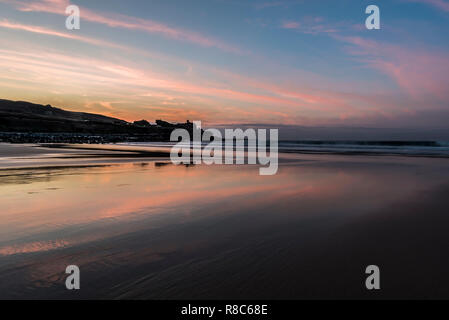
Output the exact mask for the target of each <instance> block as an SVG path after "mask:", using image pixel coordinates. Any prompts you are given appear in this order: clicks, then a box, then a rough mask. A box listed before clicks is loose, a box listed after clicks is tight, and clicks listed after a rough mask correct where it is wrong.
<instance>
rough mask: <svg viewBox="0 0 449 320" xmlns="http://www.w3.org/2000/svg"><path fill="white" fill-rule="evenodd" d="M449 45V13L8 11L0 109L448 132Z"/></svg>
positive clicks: (111, 5) (133, 6)
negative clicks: (371, 19) (376, 16)
mask: <svg viewBox="0 0 449 320" xmlns="http://www.w3.org/2000/svg"><path fill="white" fill-rule="evenodd" d="M69 4H76V5H78V6H79V7H80V10H81V29H80V30H72V31H70V30H67V29H66V28H65V20H66V14H65V9H66V7H67V6H68V5H69ZM370 4H376V5H378V6H379V7H380V12H381V29H380V30H367V29H366V28H365V19H366V17H367V15H366V14H365V8H366V7H367V6H368V5H370ZM448 34H449V1H447V0H391V1H385V0H382V1H381V0H374V1H373V0H371V1H357V0H339V1H334V0H329V1H308V0H302V1H301V0H271V1H270V0H266V1H265V0H261V1H247V0H205V1H200V0H191V1H187V0H180V1H175V0H173V1H167V0H160V1H159V0H157V1H143V0H142V1H138V0H127V1H123V0H96V1H92V0H78V1H69V0H26V1H25V0H24V1H18V0H17V1H16V0H0V43H1V44H0V98H3V99H11V100H26V101H31V102H36V103H43V104H47V103H50V104H52V105H53V106H57V107H62V108H65V109H69V110H76V111H86V112H95V113H102V114H106V115H110V116H114V117H119V118H122V119H125V120H129V121H132V120H139V119H148V120H150V121H154V120H155V119H165V120H168V121H185V120H186V119H190V120H201V121H203V122H204V123H206V124H207V125H218V124H242V123H245V124H251V123H254V124H256V123H257V124H283V125H307V126H322V125H329V126H369V127H447V122H448V121H447V119H449V41H448Z"/></svg>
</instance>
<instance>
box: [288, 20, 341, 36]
mask: <svg viewBox="0 0 449 320" xmlns="http://www.w3.org/2000/svg"><path fill="white" fill-rule="evenodd" d="M281 28H282V29H289V30H295V31H298V32H301V33H305V34H320V33H335V32H338V28H337V27H336V26H331V25H329V24H327V23H325V22H324V19H323V18H322V17H305V18H303V19H302V20H301V22H298V21H284V22H283V23H282V24H281Z"/></svg>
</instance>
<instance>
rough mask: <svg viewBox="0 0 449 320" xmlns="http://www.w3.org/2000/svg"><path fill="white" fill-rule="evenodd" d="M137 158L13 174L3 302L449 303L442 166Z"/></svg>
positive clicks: (0, 290) (445, 168)
mask: <svg viewBox="0 0 449 320" xmlns="http://www.w3.org/2000/svg"><path fill="white" fill-rule="evenodd" d="M136 161H137V160H134V161H131V162H124V163H113V164H111V165H107V166H102V167H89V168H83V167H72V168H70V167H62V168H56V167H53V168H35V169H14V170H8V171H9V172H8V174H4V173H3V176H2V178H1V180H0V206H1V207H2V212H1V213H0V298H27V299H30V298H57V299H66V298H82V299H85V298H88V299H103V298H128V299H197V298H199V299H225V298H228V299H240V298H245V299H314V298H338V299H345V298H367V299H377V298H399V299H408V298H412V299H413V298H446V299H447V298H449V256H448V254H447V249H448V247H449V209H448V208H449V163H448V161H447V160H445V159H424V158H423V159H416V158H415V159H407V158H400V157H397V158H395V157H382V158H372V157H370V158H369V159H368V158H366V157H364V156H351V157H346V156H327V155H314V156H304V155H301V156H295V157H293V156H291V157H289V158H288V161H282V162H281V167H280V170H279V173H278V174H277V175H276V176H272V177H261V176H259V175H258V174H257V173H258V168H257V167H253V166H202V165H200V166H191V167H182V166H173V165H171V164H170V163H169V162H167V161H166V162H164V161H160V162H146V161H142V159H140V158H139V159H138V161H137V162H136ZM69 264H76V265H78V266H79V267H80V268H81V287H82V289H81V290H80V291H77V292H73V291H68V290H66V289H65V286H64V281H65V277H66V275H65V273H64V271H65V267H66V266H67V265H69ZM370 264H375V265H378V266H379V267H380V270H381V290H380V291H376V292H372V291H367V290H366V289H365V286H364V283H365V277H366V275H365V273H364V271H365V268H366V266H367V265H370Z"/></svg>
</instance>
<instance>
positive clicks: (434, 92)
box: [335, 37, 449, 101]
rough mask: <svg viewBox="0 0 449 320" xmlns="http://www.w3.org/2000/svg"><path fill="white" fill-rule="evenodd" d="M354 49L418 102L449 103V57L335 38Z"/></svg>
mask: <svg viewBox="0 0 449 320" xmlns="http://www.w3.org/2000/svg"><path fill="white" fill-rule="evenodd" d="M335 38H336V39H339V40H340V41H343V42H345V43H348V44H350V45H352V47H350V48H348V50H349V52H350V53H351V54H353V55H355V56H360V57H362V58H361V59H362V61H364V62H366V63H368V64H369V65H370V66H371V67H374V68H376V69H378V70H380V71H381V72H383V73H385V74H386V75H388V76H390V77H391V78H392V79H393V80H395V81H396V83H397V84H398V85H399V87H401V88H402V89H403V90H404V92H406V93H407V94H408V95H409V96H410V97H412V98H414V99H420V100H427V101H428V99H429V98H432V99H435V98H436V99H439V100H441V101H447V99H449V92H448V91H447V88H449V54H448V53H446V52H437V51H430V50H423V49H409V48H403V47H401V46H399V45H393V44H385V43H380V42H376V41H372V40H367V39H364V38H360V37H335Z"/></svg>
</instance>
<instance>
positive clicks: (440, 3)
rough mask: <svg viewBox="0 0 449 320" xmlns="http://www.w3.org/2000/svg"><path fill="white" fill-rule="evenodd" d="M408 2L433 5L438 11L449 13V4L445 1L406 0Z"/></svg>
mask: <svg viewBox="0 0 449 320" xmlns="http://www.w3.org/2000/svg"><path fill="white" fill-rule="evenodd" d="M405 1H407V2H418V3H423V4H428V5H431V6H433V7H435V8H437V9H440V10H443V11H445V12H449V2H447V1H444V0H405Z"/></svg>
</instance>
